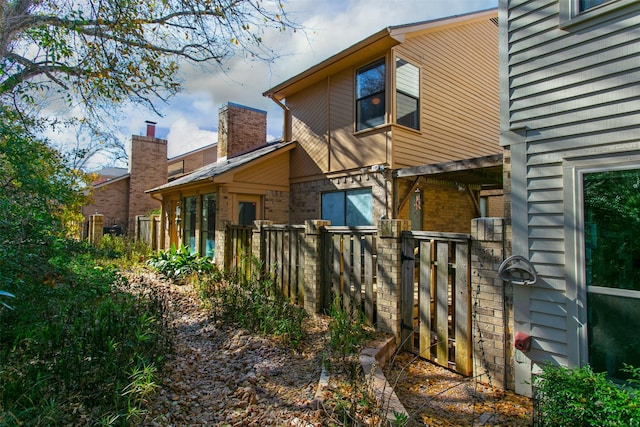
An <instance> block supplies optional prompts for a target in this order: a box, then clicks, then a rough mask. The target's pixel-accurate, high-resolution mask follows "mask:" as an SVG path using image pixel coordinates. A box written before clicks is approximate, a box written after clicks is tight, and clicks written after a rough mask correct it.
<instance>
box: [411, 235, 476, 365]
mask: <svg viewBox="0 0 640 427" xmlns="http://www.w3.org/2000/svg"><path fill="white" fill-rule="evenodd" d="M402 238H403V244H402V342H403V343H404V349H405V350H408V351H412V352H414V353H416V354H418V355H419V356H420V357H422V358H424V359H428V360H431V361H433V362H434V363H437V364H438V365H441V366H444V367H447V368H450V369H453V370H455V371H457V372H459V373H461V374H463V375H472V369H473V365H472V348H473V343H472V333H471V332H472V330H471V285H470V265H471V260H470V247H471V236H470V235H467V234H458V233H433V232H416V231H413V232H405V233H403V236H402Z"/></svg>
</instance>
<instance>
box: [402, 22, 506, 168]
mask: <svg viewBox="0 0 640 427" xmlns="http://www.w3.org/2000/svg"><path fill="white" fill-rule="evenodd" d="M393 57H394V58H396V57H397V58H402V59H404V60H407V61H409V62H410V63H412V64H414V65H416V66H418V67H420V73H421V80H420V81H421V99H420V132H416V131H414V130H411V129H408V128H404V127H402V126H395V127H394V128H393V167H394V168H401V167H407V166H417V165H422V164H433V163H440V162H445V161H452V160H462V159H468V158H474V157H482V156H487V155H491V154H497V153H499V152H500V151H501V150H500V147H499V144H498V141H499V135H500V101H499V77H498V26H497V25H496V24H495V22H493V21H492V20H491V19H490V18H489V17H483V18H482V19H481V20H474V21H472V22H469V23H465V24H463V25H458V26H455V27H445V28H443V29H440V30H436V31H431V32H427V33H425V34H419V35H416V36H412V37H407V39H406V41H405V42H404V43H403V44H401V45H399V46H396V47H394V48H393ZM394 62H395V59H394Z"/></svg>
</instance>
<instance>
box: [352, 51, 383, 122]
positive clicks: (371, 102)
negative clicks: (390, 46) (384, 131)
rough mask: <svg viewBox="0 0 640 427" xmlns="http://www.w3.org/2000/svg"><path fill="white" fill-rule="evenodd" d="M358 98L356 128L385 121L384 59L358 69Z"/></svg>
mask: <svg viewBox="0 0 640 427" xmlns="http://www.w3.org/2000/svg"><path fill="white" fill-rule="evenodd" d="M356 98H357V100H356V130H362V129H368V128H371V127H374V126H378V125H382V124H384V123H385V111H386V108H385V66H384V59H381V60H380V61H377V62H375V63H373V64H371V65H368V66H366V67H364V68H361V69H360V70H358V73H357V76H356Z"/></svg>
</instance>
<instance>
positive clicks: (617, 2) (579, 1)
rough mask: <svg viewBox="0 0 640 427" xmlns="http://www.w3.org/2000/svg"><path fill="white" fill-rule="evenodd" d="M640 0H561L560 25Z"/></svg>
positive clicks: (580, 20)
mask: <svg viewBox="0 0 640 427" xmlns="http://www.w3.org/2000/svg"><path fill="white" fill-rule="evenodd" d="M633 3H638V0H560V27H561V28H566V27H570V26H573V25H577V24H581V23H583V22H587V21H593V22H596V23H597V22H598V21H599V19H597V18H599V17H601V16H603V15H607V14H609V13H611V12H613V11H615V10H618V9H622V8H624V7H627V6H629V5H631V4H633Z"/></svg>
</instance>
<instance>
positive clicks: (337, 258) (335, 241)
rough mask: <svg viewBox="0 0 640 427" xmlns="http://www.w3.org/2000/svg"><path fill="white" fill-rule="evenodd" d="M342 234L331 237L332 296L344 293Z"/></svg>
mask: <svg viewBox="0 0 640 427" xmlns="http://www.w3.org/2000/svg"><path fill="white" fill-rule="evenodd" d="M341 249H342V236H340V235H334V236H332V238H331V251H332V252H331V255H332V263H331V264H332V269H331V290H332V296H333V297H334V298H335V297H337V296H341V295H342V286H341V285H342V283H341V282H342V280H341V279H342V269H341V268H340V267H341V265H342V262H341V261H342V259H341V255H342V250H341Z"/></svg>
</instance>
